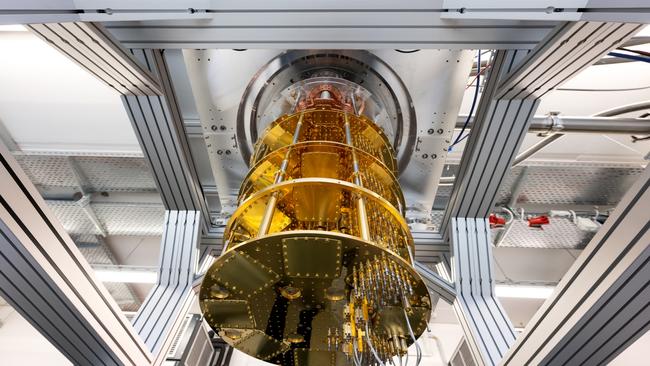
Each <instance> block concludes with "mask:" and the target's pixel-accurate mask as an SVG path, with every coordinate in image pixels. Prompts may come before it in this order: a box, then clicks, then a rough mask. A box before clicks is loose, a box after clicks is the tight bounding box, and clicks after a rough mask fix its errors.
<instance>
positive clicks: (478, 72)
mask: <svg viewBox="0 0 650 366" xmlns="http://www.w3.org/2000/svg"><path fill="white" fill-rule="evenodd" d="M476 65H477V66H476V89H474V99H473V100H472V106H471V107H470V109H469V114H468V115H467V119H466V120H465V124H463V128H462V129H461V130H460V133H459V134H458V136H456V140H454V142H453V143H452V144H451V145H450V146H449V148H448V149H447V151H451V149H452V148H453V147H454V145H456V144H457V143H459V142H461V141H463V140H464V139H465V138H467V136H469V135H465V136H464V137H462V138H461V136H462V135H463V133H464V132H465V130H466V129H467V126H468V125H469V121H470V120H471V119H472V114H474V107H476V101H477V100H478V92H479V90H480V89H481V50H478V56H477V60H476Z"/></svg>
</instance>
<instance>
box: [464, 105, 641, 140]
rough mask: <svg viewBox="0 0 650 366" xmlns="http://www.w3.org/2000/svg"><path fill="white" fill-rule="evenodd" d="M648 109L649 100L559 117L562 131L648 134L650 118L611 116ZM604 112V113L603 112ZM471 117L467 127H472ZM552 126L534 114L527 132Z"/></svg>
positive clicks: (550, 128) (549, 128)
mask: <svg viewBox="0 0 650 366" xmlns="http://www.w3.org/2000/svg"><path fill="white" fill-rule="evenodd" d="M644 109H650V101H646V102H641V103H635V104H630V105H628V106H623V107H618V108H614V109H611V110H607V111H604V112H601V113H599V115H598V116H594V117H560V120H561V121H562V133H564V134H569V133H597V134H612V135H614V134H623V135H632V134H639V135H641V134H650V119H643V118H612V116H614V115H618V114H623V113H631V112H636V111H639V110H644ZM603 113H604V114H603ZM466 118H467V116H463V115H460V116H458V119H457V120H456V129H459V128H462V127H463V124H464V123H465V120H466ZM473 122H474V121H473V119H472V120H470V124H469V128H472V123H473ZM553 127H554V125H553V121H552V119H550V118H549V117H548V116H535V117H533V121H532V122H531V124H530V129H529V130H528V132H531V133H532V132H548V131H549V130H552V129H553Z"/></svg>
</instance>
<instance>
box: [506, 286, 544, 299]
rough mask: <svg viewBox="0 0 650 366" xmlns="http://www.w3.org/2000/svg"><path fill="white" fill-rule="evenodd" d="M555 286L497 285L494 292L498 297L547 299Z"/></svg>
mask: <svg viewBox="0 0 650 366" xmlns="http://www.w3.org/2000/svg"><path fill="white" fill-rule="evenodd" d="M553 290H555V287H553V286H535V285H496V286H495V287H494V292H495V293H496V295H497V297H503V298H515V299H547V298H549V297H550V296H551V294H553Z"/></svg>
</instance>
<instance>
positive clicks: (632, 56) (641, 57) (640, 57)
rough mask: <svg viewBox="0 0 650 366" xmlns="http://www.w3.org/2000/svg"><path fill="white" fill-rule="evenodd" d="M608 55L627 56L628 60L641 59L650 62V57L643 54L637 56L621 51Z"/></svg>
mask: <svg viewBox="0 0 650 366" xmlns="http://www.w3.org/2000/svg"><path fill="white" fill-rule="evenodd" d="M607 55H608V56H614V57H618V58H626V59H628V60H634V61H641V62H648V63H650V57H643V56H637V55H628V54H627V53H620V52H610V53H608V54H607Z"/></svg>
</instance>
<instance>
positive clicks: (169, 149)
mask: <svg viewBox="0 0 650 366" xmlns="http://www.w3.org/2000/svg"><path fill="white" fill-rule="evenodd" d="M131 52H133V54H134V56H135V57H136V59H138V60H140V61H141V62H142V63H143V64H145V65H146V66H147V68H148V69H149V70H151V71H152V72H154V73H155V74H157V76H158V77H159V78H160V80H161V83H162V87H163V90H164V96H134V95H133V96H131V95H123V96H122V101H123V102H124V106H125V108H126V110H127V113H128V114H129V118H130V119H131V122H132V123H133V127H134V130H135V133H136V136H137V138H138V141H139V142H140V146H142V150H143V152H144V155H145V157H146V159H147V161H148V162H149V164H150V166H151V170H152V173H153V176H154V178H155V181H156V185H157V186H158V190H159V192H160V195H161V197H162V200H163V203H164V205H165V207H166V208H167V209H168V210H189V211H195V210H196V211H201V213H202V215H201V217H202V220H203V231H204V232H209V231H210V230H211V227H212V224H211V222H210V213H209V210H208V206H207V202H206V199H205V196H204V194H203V190H202V189H201V184H200V183H199V179H198V174H197V170H196V166H195V164H194V159H193V157H192V152H191V150H190V148H189V143H188V141H187V134H186V132H185V126H184V124H183V120H182V117H181V115H180V111H179V108H178V103H177V100H176V95H175V92H174V87H173V85H172V83H171V78H170V76H169V70H168V68H167V63H166V62H165V58H164V55H163V53H162V51H161V50H131Z"/></svg>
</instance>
